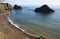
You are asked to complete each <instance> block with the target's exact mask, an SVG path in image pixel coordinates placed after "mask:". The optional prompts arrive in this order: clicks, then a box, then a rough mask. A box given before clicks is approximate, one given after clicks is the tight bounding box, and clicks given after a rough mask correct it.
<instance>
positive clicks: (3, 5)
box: [0, 3, 12, 11]
mask: <svg viewBox="0 0 60 39" xmlns="http://www.w3.org/2000/svg"><path fill="white" fill-rule="evenodd" d="M11 9H12V7H11V5H10V4H8V3H0V11H4V10H11Z"/></svg>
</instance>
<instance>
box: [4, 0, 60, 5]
mask: <svg viewBox="0 0 60 39" xmlns="http://www.w3.org/2000/svg"><path fill="white" fill-rule="evenodd" d="M4 2H8V3H10V4H21V5H42V4H47V5H60V0H6V1H4Z"/></svg>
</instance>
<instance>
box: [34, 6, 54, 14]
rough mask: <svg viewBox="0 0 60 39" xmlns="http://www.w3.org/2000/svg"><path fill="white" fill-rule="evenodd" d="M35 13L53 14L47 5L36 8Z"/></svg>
mask: <svg viewBox="0 0 60 39" xmlns="http://www.w3.org/2000/svg"><path fill="white" fill-rule="evenodd" d="M34 11H35V12H41V13H51V12H54V10H53V9H51V8H50V7H48V6H47V5H43V6H41V7H39V8H36V9H35V10H34Z"/></svg>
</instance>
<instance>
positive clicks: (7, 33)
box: [0, 11, 37, 39]
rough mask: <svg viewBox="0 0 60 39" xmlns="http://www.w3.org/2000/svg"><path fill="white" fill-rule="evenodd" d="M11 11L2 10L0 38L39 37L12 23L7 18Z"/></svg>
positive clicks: (24, 38) (30, 38)
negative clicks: (28, 33)
mask: <svg viewBox="0 0 60 39" xmlns="http://www.w3.org/2000/svg"><path fill="white" fill-rule="evenodd" d="M10 13H11V12H10V11H4V12H0V39H37V38H35V37H32V36H30V35H27V34H25V33H24V32H22V31H21V30H19V29H17V28H16V27H14V26H13V25H11V24H10V23H9V22H8V20H7V18H6V15H7V14H10Z"/></svg>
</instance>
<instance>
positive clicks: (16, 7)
mask: <svg viewBox="0 0 60 39" xmlns="http://www.w3.org/2000/svg"><path fill="white" fill-rule="evenodd" d="M13 9H15V10H18V9H22V7H21V6H18V5H14V7H13Z"/></svg>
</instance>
